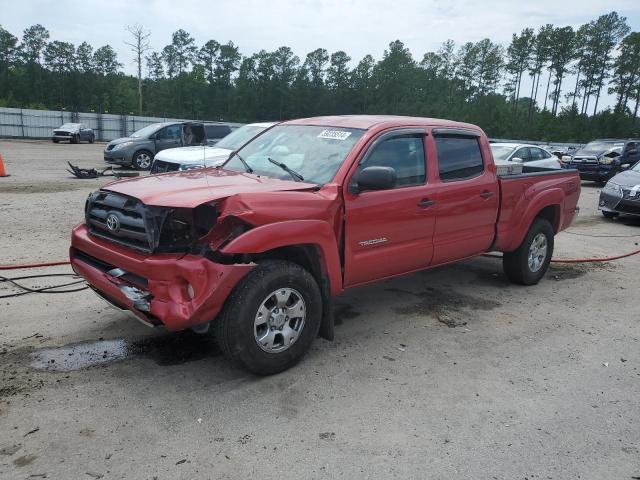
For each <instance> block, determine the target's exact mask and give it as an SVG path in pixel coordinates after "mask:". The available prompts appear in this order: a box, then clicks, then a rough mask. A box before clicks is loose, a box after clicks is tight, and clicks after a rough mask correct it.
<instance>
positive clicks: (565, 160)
mask: <svg viewBox="0 0 640 480" xmlns="http://www.w3.org/2000/svg"><path fill="white" fill-rule="evenodd" d="M560 161H561V162H562V163H569V162H570V161H571V155H563V156H562V158H561V159H560Z"/></svg>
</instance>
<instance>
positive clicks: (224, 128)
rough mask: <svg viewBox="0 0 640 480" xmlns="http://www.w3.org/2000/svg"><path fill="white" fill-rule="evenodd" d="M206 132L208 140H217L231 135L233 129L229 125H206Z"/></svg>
mask: <svg viewBox="0 0 640 480" xmlns="http://www.w3.org/2000/svg"><path fill="white" fill-rule="evenodd" d="M204 131H205V132H206V134H207V138H208V139H211V140H215V139H219V138H223V137H226V136H227V135H229V134H230V133H231V128H230V127H229V126H228V125H205V126H204Z"/></svg>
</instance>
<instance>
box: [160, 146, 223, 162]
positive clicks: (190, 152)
mask: <svg viewBox="0 0 640 480" xmlns="http://www.w3.org/2000/svg"><path fill="white" fill-rule="evenodd" d="M230 153H231V150H228V149H226V148H218V147H201V146H195V147H180V148H170V149H168V150H162V151H161V152H159V153H157V154H156V156H155V158H156V159H157V160H162V161H163V162H171V163H179V164H181V165H202V163H203V161H204V162H205V165H206V166H207V167H215V166H216V165H219V164H221V163H222V162H224V161H225V160H226V159H227V158H229V154H230Z"/></svg>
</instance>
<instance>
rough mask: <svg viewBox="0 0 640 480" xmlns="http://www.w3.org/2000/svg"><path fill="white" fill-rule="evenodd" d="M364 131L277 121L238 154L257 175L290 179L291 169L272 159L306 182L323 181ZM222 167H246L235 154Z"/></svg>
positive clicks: (337, 166) (331, 176)
mask: <svg viewBox="0 0 640 480" xmlns="http://www.w3.org/2000/svg"><path fill="white" fill-rule="evenodd" d="M363 134H364V130H359V129H355V128H337V127H316V126H311V125H278V126H275V127H273V128H272V129H271V130H269V131H268V132H265V133H264V134H263V135H260V136H259V137H258V138H256V139H255V140H253V141H251V142H249V143H248V144H247V145H245V146H244V147H243V148H241V149H240V150H239V151H238V154H239V155H240V156H241V157H242V158H243V159H244V160H245V161H246V162H247V164H248V165H249V167H251V169H252V170H253V172H254V173H256V174H258V175H265V176H267V177H272V178H280V179H283V180H293V176H292V175H291V174H290V173H288V172H286V171H285V170H284V169H283V168H281V167H279V166H278V165H274V164H273V163H272V162H271V161H270V160H269V159H271V160H273V161H275V162H277V163H283V164H285V165H286V166H287V167H288V168H289V169H291V170H294V171H295V172H297V173H299V174H300V175H302V177H304V181H305V182H309V183H326V182H328V181H330V180H331V179H333V177H334V175H335V174H336V172H337V171H338V168H339V167H340V165H341V164H342V162H343V161H344V159H345V158H346V156H347V154H348V153H349V152H350V151H351V149H352V148H353V146H354V145H355V143H356V142H357V141H358V140H359V139H360V138H361V137H362V135H363ZM224 168H225V169H227V170H235V171H240V172H243V171H245V170H246V169H245V166H244V165H243V164H242V161H241V160H240V159H239V158H238V156H237V155H234V156H232V157H231V158H230V159H229V161H228V162H227V163H225V164H224Z"/></svg>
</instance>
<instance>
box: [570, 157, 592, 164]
mask: <svg viewBox="0 0 640 480" xmlns="http://www.w3.org/2000/svg"><path fill="white" fill-rule="evenodd" d="M572 162H575V163H578V164H581V163H598V158H597V157H574V158H573V161H572Z"/></svg>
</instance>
